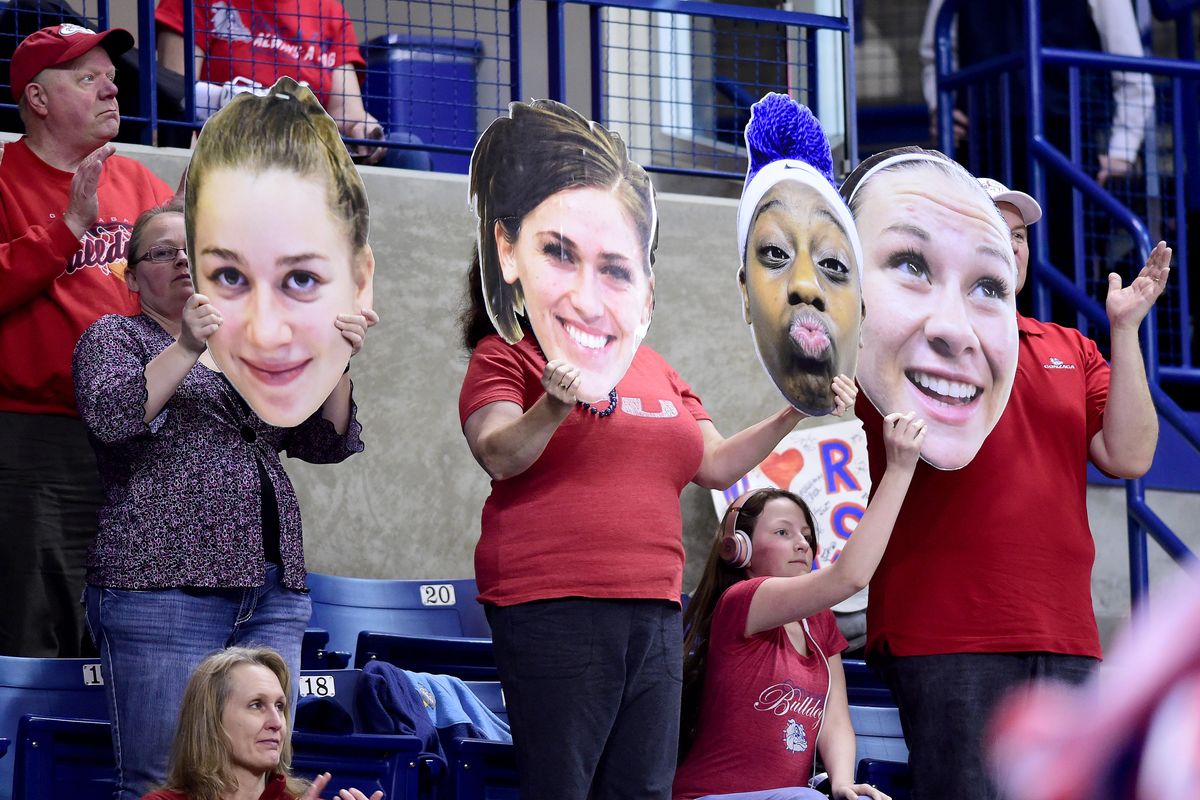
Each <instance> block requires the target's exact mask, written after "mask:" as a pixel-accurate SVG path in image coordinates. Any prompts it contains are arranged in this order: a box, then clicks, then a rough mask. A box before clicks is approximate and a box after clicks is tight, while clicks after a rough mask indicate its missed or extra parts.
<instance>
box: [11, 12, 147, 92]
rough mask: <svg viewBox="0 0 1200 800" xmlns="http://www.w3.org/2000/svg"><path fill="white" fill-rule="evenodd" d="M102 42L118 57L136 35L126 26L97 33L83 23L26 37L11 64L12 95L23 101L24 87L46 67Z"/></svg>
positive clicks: (69, 58) (112, 54)
mask: <svg viewBox="0 0 1200 800" xmlns="http://www.w3.org/2000/svg"><path fill="white" fill-rule="evenodd" d="M100 45H103V46H104V49H105V50H107V51H108V54H109V56H111V57H112V58H114V59H115V58H116V57H117V56H119V55H121V54H122V53H124V52H126V51H127V50H129V49H131V48H132V47H133V35H132V34H131V33H130V32H129V31H127V30H125V29H124V28H110V29H109V30H106V31H104V33H96V32H95V31H93V30H88V29H87V28H84V27H82V26H80V25H69V24H68V25H51V26H50V27H49V28H42V29H41V30H40V31H37V32H36V33H31V34H29V35H28V36H26V37H25V39H24V40H23V41H22V42H21V44H20V45H18V46H17V49H16V52H14V53H13V57H12V64H11V66H10V67H9V75H10V80H9V82H10V84H11V85H12V93H13V97H14V98H15V99H16V100H17V101H18V102H20V100H21V95H23V94H24V93H25V87H26V86H28V85H29V82H30V81H32V80H33V79H34V77H35V76H36V75H37V74H38V73H39V72H41V71H42V70H44V69H46V68H47V67H57V66H58V65H59V64H65V63H67V62H68V61H71V60H73V59H76V58H79V57H80V56H81V55H83V54H84V53H86V52H88V51H89V50H91V49H92V48H94V47H98V46H100Z"/></svg>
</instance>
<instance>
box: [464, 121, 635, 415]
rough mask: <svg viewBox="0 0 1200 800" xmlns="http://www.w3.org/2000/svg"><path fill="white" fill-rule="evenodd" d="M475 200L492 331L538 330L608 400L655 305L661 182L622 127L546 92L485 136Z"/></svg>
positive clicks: (593, 396) (596, 396)
mask: <svg viewBox="0 0 1200 800" xmlns="http://www.w3.org/2000/svg"><path fill="white" fill-rule="evenodd" d="M470 200H471V206H472V209H473V210H474V212H475V215H476V222H477V224H478V226H479V227H478V239H477V245H476V246H477V254H478V260H479V278H480V283H481V286H482V290H483V296H484V300H485V304H486V307H487V311H488V317H489V319H490V321H491V323H492V326H493V327H494V328H495V330H496V332H497V333H498V334H499V335H500V336H502V337H503V338H504V339H505V340H506V341H507V342H508V343H509V344H516V343H517V342H519V341H521V340H522V339H524V338H525V337H526V336H528V335H530V334H532V336H533V339H534V342H535V343H536V345H537V347H538V348H539V349H540V350H541V352H542V354H543V355H544V356H545V358H546V360H547V361H563V362H566V363H567V364H570V365H571V366H573V367H576V368H577V369H578V370H579V373H580V380H579V384H578V389H577V392H576V396H577V399H578V400H580V401H582V402H585V403H603V402H604V401H606V400H608V399H609V398H611V396H612V394H611V393H612V392H614V391H615V388H616V386H617V384H618V383H619V382H620V381H621V378H622V377H624V375H625V373H626V371H628V369H629V365H630V364H631V363H633V358H634V355H635V354H636V352H637V348H638V346H639V345H640V344H641V342H642V339H643V338H644V337H645V335H646V331H647V330H648V329H649V327H650V320H651V317H652V315H653V310H654V274H653V271H652V269H651V263H652V258H653V246H654V244H655V241H656V238H657V225H658V216H657V210H656V208H655V205H654V190H653V187H652V186H651V184H650V180H649V178H648V177H647V176H646V173H645V171H644V170H642V168H641V167H640V166H638V165H637V164H636V163H634V162H632V161H630V160H629V158H628V155H627V153H626V151H625V145H624V143H623V142H622V141H621V139H620V137H618V136H616V135H615V134H612V133H610V132H608V131H606V130H605V129H604V128H603V127H601V126H599V125H597V124H596V123H594V122H590V121H589V120H587V119H586V118H584V117H583V116H582V115H580V114H579V113H578V112H576V111H574V110H572V109H571V108H569V107H567V106H564V105H562V104H561V103H556V102H553V101H548V100H538V101H534V102H533V103H528V104H526V103H513V104H512V106H511V107H510V112H509V115H508V116H507V117H501V118H500V119H497V120H496V121H494V122H493V123H492V124H491V125H490V126H488V129H487V130H486V131H484V134H483V136H482V137H480V140H479V143H478V145H476V148H475V152H474V154H473V156H472V159H471V173H470Z"/></svg>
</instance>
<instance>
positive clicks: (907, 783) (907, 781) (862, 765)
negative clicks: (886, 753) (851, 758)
mask: <svg viewBox="0 0 1200 800" xmlns="http://www.w3.org/2000/svg"><path fill="white" fill-rule="evenodd" d="M854 781H855V783H870V784H873V785H874V786H875V787H876V788H878V789H880V790H882V791H883V792H884V793H885V794H888V795H891V797H892V800H909V799H910V798H911V797H912V777H911V776H910V775H909V772H908V762H907V761H880V760H877V759H874V758H864V759H861V760H860V761H859V762H858V770H857V771H856V772H855V775H854Z"/></svg>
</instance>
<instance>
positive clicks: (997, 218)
mask: <svg viewBox="0 0 1200 800" xmlns="http://www.w3.org/2000/svg"><path fill="white" fill-rule="evenodd" d="M906 161H929V162H931V163H933V164H938V165H940V166H943V167H948V168H949V169H951V170H953V169H955V168H956V167H957V168H958V170H959V171H961V172H962V173H963V175H965V176H966V177H967V178H969V179H970V180H969V182H970V183H971V184H972V185H974V186H978V187H979V188H980V189H983V195H984V196H985V197H987V198H988V200H991V201H992V202H991V205H990V208H991V210H992V211H994V212H995V214H994V215H993V221H994V222H998V223H999V226H998V229H999V230H1000V232H1001V233H1002V234H1003V235H1004V236H1008V223H1006V222H1005V221H1004V217H1003V216H1002V215H1001V214H1000V210H999V209H998V208H996V202H995V201H994V200H992V196H991V195H990V194H988V191H987V189H984V188H983V184H982V183H980V182H979V180H978V179H977V178H976V177H975V176H973V175H972V174H971V173H970V172H967V168H966V167H964V166H963V165H962V164H959V163H958V162H957V161H951V160H950V159H948V158H945V157H942V156H941V155H940V154H939V155H932V154H931V153H900V154H899V155H895V156H891V157H890V158H885V159H883V160H882V161H880V162H879V163H878V164H876V165H875V166H873V167H871V168H870V169H869V170H867V171H866V174H864V175H863V176H862V177H861V178H859V179H858V183H856V184H854V189H853V190H851V192H850V197H849V198H848V199H847V200H846V205H849V204H850V203H852V202H854V198H855V196H856V195H857V194H858V193H859V191H860V190H861V189H862V188H863V186H865V185H866V184H867V181H868V180H870V178H871V176H872V175H874V174H875V173H876V172H879V171H880V170H883V169H887V168H888V167H891V166H894V165H896V164H903V163H904V162H906ZM1016 268H1017V265H1016V262H1015V261H1014V262H1013V269H1014V270H1015V269H1016Z"/></svg>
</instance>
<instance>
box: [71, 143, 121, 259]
mask: <svg viewBox="0 0 1200 800" xmlns="http://www.w3.org/2000/svg"><path fill="white" fill-rule="evenodd" d="M115 152H117V148H115V147H113V146H112V145H111V144H106V145H102V146H100V147H97V148H96V149H95V150H93V151H92V152H91V153H89V154H88V157H87V158H85V159H84V160H83V161H82V162H81V163H80V164H79V169H77V170H75V177H73V178H72V179H71V199H70V201H69V203H68V205H67V210H66V212H65V213H64V214H63V222H66V223H67V227H69V228H70V229H71V233H73V234H75V235H76V236H78V237H82V236H83V234H84V233H85V232H87V230H88V228H90V227H92V226H93V225H95V224H96V218H97V217H99V216H100V201H99V200H98V199H97V198H96V191H97V190H98V189H99V188H100V172H101V170H102V169H103V168H104V162H105V161H107V160H108V157H109V156H111V155H112V154H113V153H115Z"/></svg>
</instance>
